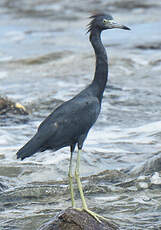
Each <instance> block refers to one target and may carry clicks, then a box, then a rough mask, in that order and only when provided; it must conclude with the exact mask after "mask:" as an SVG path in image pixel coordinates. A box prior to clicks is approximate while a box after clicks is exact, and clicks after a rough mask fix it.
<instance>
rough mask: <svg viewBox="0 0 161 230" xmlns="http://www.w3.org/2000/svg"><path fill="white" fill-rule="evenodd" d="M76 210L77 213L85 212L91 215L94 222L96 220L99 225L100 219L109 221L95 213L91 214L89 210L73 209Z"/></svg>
mask: <svg viewBox="0 0 161 230" xmlns="http://www.w3.org/2000/svg"><path fill="white" fill-rule="evenodd" d="M75 209H76V210H78V211H80V212H81V211H85V212H87V213H89V215H91V216H93V218H94V219H95V220H97V221H98V222H99V223H101V220H100V219H102V220H105V221H109V220H108V219H107V218H105V217H103V216H100V215H99V214H97V213H95V212H92V211H91V210H89V209H85V208H75Z"/></svg>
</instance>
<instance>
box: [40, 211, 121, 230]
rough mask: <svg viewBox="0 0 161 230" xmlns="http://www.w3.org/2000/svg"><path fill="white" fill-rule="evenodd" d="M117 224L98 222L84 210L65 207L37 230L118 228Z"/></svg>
mask: <svg viewBox="0 0 161 230" xmlns="http://www.w3.org/2000/svg"><path fill="white" fill-rule="evenodd" d="M118 229H119V228H118V226H117V225H116V224H114V223H112V222H110V221H106V220H102V219H101V222H100V223H99V222H98V221H97V220H95V219H94V217H92V216H91V215H90V214H88V213H87V212H85V211H79V210H76V209H73V208H67V209H66V210H64V211H62V212H60V213H59V214H58V215H56V216H55V217H54V218H53V219H51V220H50V221H48V222H47V223H44V224H43V225H42V226H41V227H40V228H39V230H118Z"/></svg>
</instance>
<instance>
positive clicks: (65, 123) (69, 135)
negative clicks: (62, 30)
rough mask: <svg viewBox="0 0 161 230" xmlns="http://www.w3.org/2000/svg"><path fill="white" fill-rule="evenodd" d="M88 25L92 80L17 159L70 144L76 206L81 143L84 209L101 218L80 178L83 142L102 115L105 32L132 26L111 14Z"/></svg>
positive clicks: (93, 18)
mask: <svg viewBox="0 0 161 230" xmlns="http://www.w3.org/2000/svg"><path fill="white" fill-rule="evenodd" d="M90 18H91V22H90V23H89V25H88V32H89V33H90V36H89V39H90V42H91V44H92V46H93V48H94V51H95V56H96V69H95V75H94V79H93V81H92V83H91V84H90V85H88V86H87V87H86V88H85V89H84V90H82V91H81V92H80V93H79V94H78V95H76V96H75V97H73V98H72V99H70V100H69V101H66V102H64V103H63V104H62V105H60V106H59V107H58V108H56V109H55V110H54V111H53V112H52V113H51V114H50V115H49V116H48V117H47V118H46V119H45V120H44V121H43V122H42V123H41V124H40V126H39V128H38V131H37V133H36V134H35V135H34V136H33V137H32V138H31V139H30V140H29V141H28V142H27V143H26V144H25V145H24V146H23V147H22V148H21V149H20V150H19V151H18V152H17V158H21V160H23V159H24V158H26V157H30V156H31V155H33V154H34V153H36V152H38V151H45V150H46V149H52V150H53V151H56V150H58V149H61V148H63V147H66V146H70V152H71V156H70V164H69V173H68V176H69V185H70V192H71V200H72V207H75V201H74V191H73V181H72V156H73V152H74V149H75V146H76V145H77V146H78V154H77V162H76V169H75V178H76V181H77V185H78V189H79V192H80V197H81V200H82V207H83V210H85V211H87V212H88V213H90V214H91V215H92V216H93V217H94V218H95V219H97V220H98V221H99V218H102V217H101V216H99V215H98V214H96V213H94V212H92V211H90V210H89V209H88V208H87V204H86V201H85V198H84V194H83V189H82V185H81V181H80V177H79V168H80V167H79V165H80V153H81V150H82V147H83V143H84V141H85V139H86V137H87V134H88V132H89V130H90V128H91V127H92V126H93V124H94V123H95V121H96V120H97V118H98V115H99V113H100V110H101V102H102V97H103V92H104V89H105V87H106V83H107V80H108V61H107V54H106V50H105V48H104V46H103V44H102V41H101V32H102V31H103V30H107V29H113V28H120V29H124V30H130V29H129V28H128V27H126V26H124V25H121V24H118V23H116V22H115V21H114V20H113V17H112V16H111V15H108V14H97V15H93V16H91V17H90Z"/></svg>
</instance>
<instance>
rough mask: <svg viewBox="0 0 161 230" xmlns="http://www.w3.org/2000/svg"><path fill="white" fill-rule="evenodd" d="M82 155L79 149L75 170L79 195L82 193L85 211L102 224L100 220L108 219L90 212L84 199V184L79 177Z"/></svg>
mask: <svg viewBox="0 0 161 230" xmlns="http://www.w3.org/2000/svg"><path fill="white" fill-rule="evenodd" d="M80 153H81V150H80V149H79V150H78V155H77V163H76V169H75V178H76V181H77V185H78V189H79V193H80V197H81V200H82V206H83V210H84V211H86V212H88V213H89V214H90V215H91V216H93V217H94V218H95V219H96V220H97V221H98V222H101V221H100V220H99V218H100V219H103V220H107V219H106V218H104V217H102V216H100V215H98V214H96V213H94V212H92V211H90V210H89V209H88V208H87V204H86V201H85V197H84V193H83V189H82V184H81V181H80V177H79V168H80Z"/></svg>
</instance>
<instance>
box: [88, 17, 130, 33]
mask: <svg viewBox="0 0 161 230" xmlns="http://www.w3.org/2000/svg"><path fill="white" fill-rule="evenodd" d="M90 18H91V19H92V20H91V22H90V23H89V24H88V31H87V32H91V31H92V30H94V29H97V30H99V31H102V30H107V29H114V28H119V29H123V30H130V28H129V27H127V26H124V25H121V24H119V23H117V22H115V21H114V20H113V17H112V16H111V15H110V14H95V15H92V16H91V17H90Z"/></svg>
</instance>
